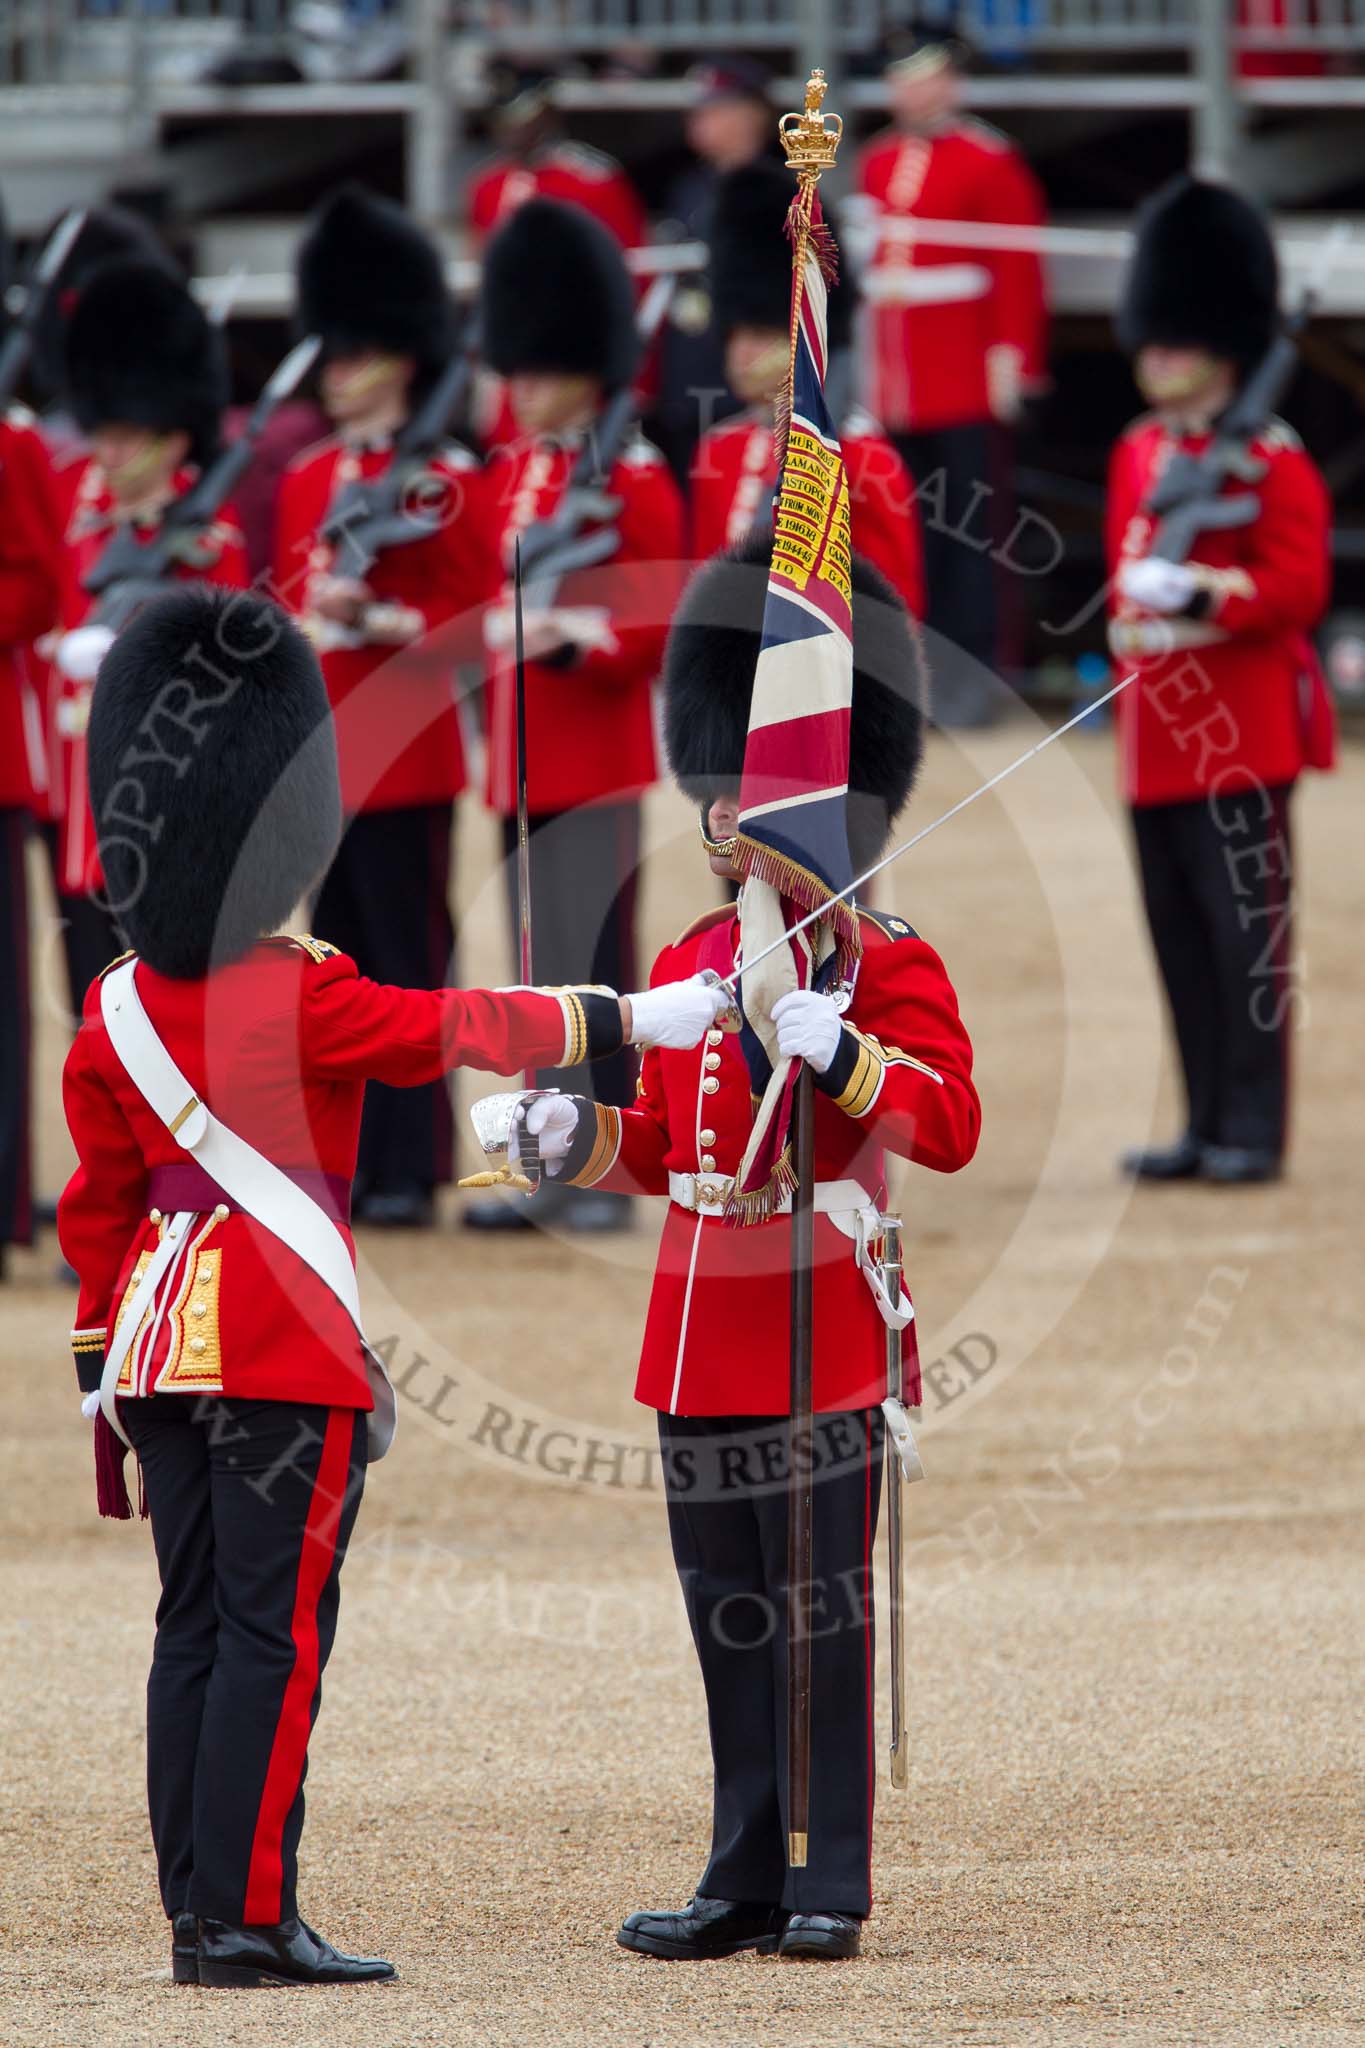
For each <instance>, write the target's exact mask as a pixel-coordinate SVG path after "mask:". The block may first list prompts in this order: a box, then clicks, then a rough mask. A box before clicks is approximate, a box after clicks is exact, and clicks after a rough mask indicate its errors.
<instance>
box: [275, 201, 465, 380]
mask: <svg viewBox="0 0 1365 2048" xmlns="http://www.w3.org/2000/svg"><path fill="white" fill-rule="evenodd" d="M298 287H299V324H300V326H301V328H302V330H303V332H304V333H305V334H320V335H321V336H322V341H323V346H324V348H325V349H326V350H327V351H328V353H329V354H331V355H363V354H364V353H365V352H366V351H367V350H369V349H378V350H381V351H382V352H383V353H384V354H386V355H395V356H412V357H413V358H414V359H415V361H416V363H417V366H418V369H419V370H420V371H423V372H426V373H428V374H429V373H431V372H433V371H435V370H439V369H440V368H441V367H442V366H443V365H444V364H445V363H446V362H447V361H448V360H449V358H450V355H451V352H452V351H453V349H454V347H455V339H456V323H455V309H454V307H453V305H452V304H451V299H450V294H449V292H448V291H447V290H446V283H445V267H444V264H443V263H442V260H441V252H440V250H439V249H438V248H437V246H436V244H435V243H434V242H433V241H432V240H431V238H430V236H428V235H426V234H424V233H423V231H422V230H421V228H419V227H418V226H417V224H416V222H415V221H414V220H412V219H411V218H410V216H409V215H408V214H406V213H405V212H404V211H403V208H402V207H401V206H395V205H394V204H393V202H392V201H391V200H388V199H377V198H376V197H375V196H374V194H373V193H372V192H367V191H365V190H364V188H363V187H362V186H360V185H343V186H341V188H340V189H339V190H338V191H336V192H334V193H333V194H332V196H331V198H330V199H328V200H326V201H325V202H324V203H323V205H322V206H321V207H320V208H319V209H318V211H317V213H316V214H314V216H313V220H312V224H311V226H310V227H309V229H308V232H307V234H306V235H305V236H304V238H303V241H302V242H301V243H300V244H299V253H298Z"/></svg>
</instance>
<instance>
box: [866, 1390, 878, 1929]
mask: <svg viewBox="0 0 1365 2048" xmlns="http://www.w3.org/2000/svg"><path fill="white" fill-rule="evenodd" d="M872 1438H873V1418H872V1415H871V1414H869V1415H868V1417H867V1464H866V1467H865V1469H864V1480H863V1599H864V1601H865V1602H866V1604H867V1629H866V1633H865V1639H864V1652H863V1655H864V1659H865V1665H866V1670H867V1903H868V1908H869V1910H871V1906H872V1815H873V1810H874V1807H875V1805H876V1798H877V1697H876V1695H877V1665H876V1659H875V1657H874V1656H873V1653H872V1626H873V1624H872Z"/></svg>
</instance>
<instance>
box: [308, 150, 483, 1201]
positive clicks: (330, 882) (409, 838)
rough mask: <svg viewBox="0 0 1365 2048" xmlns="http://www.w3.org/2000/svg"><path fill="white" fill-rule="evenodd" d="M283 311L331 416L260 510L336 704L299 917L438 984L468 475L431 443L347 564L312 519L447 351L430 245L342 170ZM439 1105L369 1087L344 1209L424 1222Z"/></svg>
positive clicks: (372, 455) (433, 1096)
mask: <svg viewBox="0 0 1365 2048" xmlns="http://www.w3.org/2000/svg"><path fill="white" fill-rule="evenodd" d="M298 284H299V319H300V323H301V325H302V327H303V329H304V331H305V332H307V333H311V334H317V335H320V336H321V337H322V341H323V347H324V355H323V366H322V373H321V392H322V401H323V404H324V406H325V408H326V410H327V412H328V413H329V414H330V415H331V418H332V420H333V423H334V425H335V428H336V431H335V433H334V434H333V435H332V437H331V438H330V439H328V440H326V441H323V442H321V443H319V444H318V445H317V446H316V447H314V448H311V449H308V450H305V452H304V453H303V454H302V455H300V456H298V457H297V458H296V459H295V461H294V462H293V463H292V464H291V465H290V467H289V469H288V470H287V471H286V473H285V477H284V481H283V484H282V486H281V489H280V494H279V499H278V503H277V510H276V521H277V528H276V561H275V581H276V589H277V592H278V594H279V596H280V597H281V599H282V601H283V602H285V603H286V604H288V605H289V607H290V609H291V610H292V611H294V612H296V613H298V614H299V616H300V617H301V618H302V619H303V620H304V621H305V624H306V628H307V630H308V632H309V633H310V635H311V636H312V637H313V638H314V639H315V640H316V642H317V644H318V647H319V649H320V651H321V654H322V672H323V675H324V676H325V677H326V680H327V691H328V695H329V696H330V698H331V700H332V709H333V711H334V713H335V716H336V720H337V746H338V749H339V752H340V756H341V792H342V802H343V804H344V806H345V810H346V817H347V828H346V834H345V837H344V838H343V840H342V842H341V848H340V851H339V853H338V855H337V858H336V861H335V862H334V864H333V866H332V868H331V870H330V872H329V874H328V876H327V879H326V881H325V882H324V884H323V886H322V891H321V894H320V895H319V897H318V901H317V905H316V907H315V909H314V912H313V922H314V923H315V924H316V926H317V929H318V931H319V933H320V934H321V936H322V937H324V938H327V939H330V940H331V941H332V942H333V943H334V944H336V945H338V946H341V947H342V948H343V949H344V950H345V951H346V952H348V953H352V954H354V955H355V957H356V959H357V960H358V961H359V962H360V964H361V966H362V967H363V968H364V970H365V972H366V973H368V974H374V975H377V976H379V977H380V978H381V979H383V980H385V981H401V982H404V983H408V984H410V985H412V986H413V987H418V988H439V987H440V986H441V984H442V983H443V982H444V981H446V980H447V979H448V977H449V975H450V973H451V968H452V959H453V955H454V948H455V934H454V929H453V927H452V924H451V920H450V910H449V905H448V897H449V891H450V859H451V832H452V820H453V814H454V803H455V798H456V797H457V796H458V795H459V793H460V791H461V790H462V789H463V788H464V786H465V758H464V742H463V740H462V737H461V732H460V719H459V713H458V710H457V708H456V692H455V689H454V687H453V684H454V676H455V669H456V666H457V664H458V662H459V661H460V659H461V658H462V657H463V658H465V659H469V658H471V657H473V658H477V657H478V655H479V652H480V648H479V637H478V611H479V607H480V606H482V605H483V604H484V603H485V602H486V601H487V600H488V599H489V598H490V597H491V596H492V595H493V592H494V588H495V582H496V570H495V567H494V560H493V555H492V552H491V548H490V545H489V539H488V533H487V521H486V516H485V513H484V509H483V491H482V477H481V475H480V472H479V469H478V465H477V464H476V462H475V460H474V458H473V456H472V455H470V454H469V452H468V451H467V450H466V449H464V448H462V447H460V446H458V445H457V444H456V443H455V442H453V441H448V442H445V443H443V444H438V445H437V446H436V447H434V448H433V450H432V453H431V454H430V456H429V458H428V459H427V461H426V462H425V464H424V477H425V478H426V479H428V480H429V481H425V482H424V483H423V485H422V488H421V491H420V493H416V494H415V498H414V502H415V501H416V497H417V496H420V498H421V509H422V511H423V512H424V513H429V512H430V511H431V509H432V504H433V501H434V496H435V494H439V499H440V516H439V519H438V521H437V523H436V530H435V531H434V532H432V533H430V534H427V535H425V536H424V537H422V538H420V539H415V540H412V541H410V542H407V543H405V544H403V545H401V546H395V547H391V548H386V549H384V550H383V551H382V552H381V553H380V554H379V555H378V556H377V557H376V559H375V561H374V563H373V566H372V567H371V568H370V569H369V570H368V571H367V572H366V574H365V575H364V576H363V578H361V577H357V576H355V575H351V574H347V573H345V564H344V562H343V563H340V564H339V563H338V560H337V556H336V550H335V549H334V548H333V547H332V546H330V545H329V544H328V543H327V542H326V541H324V540H322V539H321V538H320V535H319V529H320V527H321V526H322V525H323V523H324V521H325V519H326V517H327V514H328V512H329V510H330V509H331V508H332V507H333V506H335V505H336V504H338V503H339V502H340V501H341V498H342V494H343V493H344V492H346V491H347V490H348V489H350V488H351V487H352V486H353V485H354V484H355V483H356V482H357V481H363V482H370V481H372V480H373V479H375V478H377V477H380V476H382V475H383V474H384V473H385V472H386V470H387V469H388V468H389V466H390V464H391V463H392V462H393V460H394V440H395V437H396V435H397V434H398V433H399V432H400V431H401V429H402V428H403V426H404V424H405V422H406V421H407V419H408V418H409V415H410V414H411V412H412V410H413V408H414V406H416V405H417V404H418V403H420V401H421V399H422V398H423V397H424V396H425V395H426V393H427V391H428V390H429V388H430V386H431V384H432V383H433V382H434V380H435V379H436V377H437V376H438V375H439V374H440V372H441V371H442V370H443V369H444V368H445V366H446V364H447V363H448V362H449V360H450V357H451V354H452V351H453V349H454V347H455V341H456V334H455V315H454V308H453V307H452V305H451V301H450V297H449V294H448V293H447V291H446V286H445V276H444V271H443V268H442V262H441V256H440V252H439V250H438V249H437V248H436V246H435V244H434V243H433V242H431V241H430V240H429V239H428V237H427V236H426V235H425V234H423V233H422V231H421V230H420V229H419V228H418V227H417V226H416V225H415V223H414V222H413V221H411V220H410V219H409V218H408V216H407V215H406V214H405V213H404V212H403V211H402V209H401V208H400V207H397V206H394V205H392V204H391V203H390V202H389V201H387V200H383V199H376V198H374V197H372V196H371V195H370V194H369V193H368V192H365V191H363V190H361V189H360V187H358V186H345V187H343V188H342V190H340V191H339V192H337V193H335V194H334V195H333V196H332V197H331V198H330V199H329V200H328V201H327V202H326V203H325V205H324V206H323V207H322V209H321V211H320V212H319V213H318V215H317V217H316V218H315V220H314V222H313V224H312V226H311V228H310V229H309V231H308V233H307V235H306V236H305V238H304V241H303V244H302V246H301V248H300V250H299V261H298ZM452 1143H453V1140H452V1132H451V1120H450V1104H449V1101H448V1099H447V1097H446V1095H445V1093H444V1091H443V1090H442V1089H440V1088H437V1087H433V1088H430V1089H416V1090H404V1091H400V1090H398V1089H391V1088H372V1089H371V1090H370V1092H369V1096H368V1097H367V1100H366V1104H365V1123H364V1128H363V1132H362V1136H361V1146H360V1169H359V1183H358V1201H357V1214H358V1215H359V1216H360V1217H361V1218H363V1219H364V1221H366V1222H368V1223H377V1224H384V1225H387V1226H389V1227H391V1228H403V1227H412V1226H419V1225H423V1224H426V1223H429V1222H430V1220H431V1214H432V1197H433V1193H434V1191H435V1189H436V1188H437V1187H438V1186H439V1185H440V1184H441V1183H442V1182H444V1181H447V1180H449V1178H450V1174H451V1159H452Z"/></svg>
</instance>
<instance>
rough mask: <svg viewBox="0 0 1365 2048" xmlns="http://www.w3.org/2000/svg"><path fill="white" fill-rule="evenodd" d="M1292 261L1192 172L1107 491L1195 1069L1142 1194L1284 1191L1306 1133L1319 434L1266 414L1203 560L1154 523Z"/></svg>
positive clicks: (1121, 641)
mask: <svg viewBox="0 0 1365 2048" xmlns="http://www.w3.org/2000/svg"><path fill="white" fill-rule="evenodd" d="M1278 290H1279V279H1278V272H1277V266H1276V260H1275V248H1274V244H1273V242H1272V241H1271V238H1270V232H1269V229H1268V227H1267V225H1266V222H1265V221H1264V219H1263V218H1262V217H1261V215H1260V214H1259V213H1258V212H1256V211H1255V209H1254V208H1253V207H1251V206H1250V205H1249V204H1248V203H1247V201H1246V200H1244V199H1243V198H1241V197H1240V195H1239V194H1238V193H1236V192H1233V191H1230V190H1228V189H1226V188H1224V187H1221V186H1217V185H1210V184H1201V183H1198V182H1195V181H1194V180H1191V179H1188V178H1180V179H1177V180H1175V181H1174V182H1173V183H1172V184H1171V185H1169V186H1167V187H1165V188H1163V190H1162V191H1161V192H1159V193H1158V194H1157V195H1156V196H1155V198H1154V199H1152V200H1150V201H1149V202H1148V204H1147V207H1146V208H1145V209H1144V211H1143V212H1142V213H1141V214H1140V215H1139V217H1138V240H1137V249H1136V252H1135V255H1134V258H1133V263H1132V267H1131V269H1130V272H1129V275H1128V280H1127V284H1126V288H1125V292H1124V297H1123V302H1122V306H1121V309H1120V313H1119V323H1118V326H1119V339H1120V341H1121V342H1122V344H1123V346H1124V348H1125V349H1127V350H1128V352H1129V353H1130V354H1131V355H1132V357H1133V359H1134V365H1133V367H1134V373H1135V375H1136V378H1137V382H1138V385H1139V388H1140V389H1141V391H1142V393H1143V396H1144V397H1145V398H1146V399H1147V400H1148V402H1149V404H1150V405H1151V406H1152V408H1153V410H1152V411H1151V412H1149V413H1146V414H1144V416H1143V417H1142V418H1141V419H1139V420H1136V421H1135V422H1134V424H1133V425H1132V426H1131V427H1130V428H1129V429H1128V431H1127V433H1126V434H1125V435H1124V436H1123V438H1122V440H1121V441H1120V442H1119V443H1118V446H1117V447H1116V449H1115V451H1114V456H1113V460H1112V463H1111V466H1110V477H1109V511H1108V551H1109V568H1110V576H1111V592H1112V595H1111V624H1110V641H1111V645H1112V646H1113V649H1114V653H1115V656H1116V659H1117V660H1118V661H1119V662H1120V663H1121V664H1122V666H1123V667H1124V668H1125V669H1128V668H1136V669H1137V671H1138V673H1139V676H1140V681H1139V682H1138V683H1137V684H1135V685H1134V687H1133V688H1132V689H1131V690H1128V691H1126V692H1125V693H1124V695H1123V696H1122V697H1121V698H1120V699H1119V700H1118V715H1119V742H1120V761H1121V766H1122V776H1123V793H1124V796H1125V797H1126V799H1127V801H1128V803H1129V804H1130V805H1131V806H1132V812H1133V828H1134V832H1135V835H1136V839H1137V851H1138V861H1139V864H1140V867H1141V870H1142V888H1143V896H1144V900H1145V902H1146V907H1147V919H1148V923H1149V925H1150V927H1151V933H1152V943H1153V946H1154V948H1155V950H1156V957H1157V964H1158V966H1159V967H1160V970H1161V978H1162V981H1163V983H1164V984H1165V989H1166V996H1167V1000H1168V1002H1169V1004H1170V1010H1171V1020H1172V1023H1173V1025H1174V1027H1175V1037H1176V1044H1177V1046H1178V1048H1179V1053H1180V1063H1181V1067H1182V1070H1183V1074H1184V1082H1185V1094H1186V1100H1187V1119H1186V1127H1185V1131H1184V1133H1183V1135H1182V1136H1181V1137H1180V1138H1179V1139H1178V1140H1177V1141H1176V1143H1175V1144H1174V1145H1171V1146H1165V1147H1158V1148H1155V1149H1146V1150H1142V1151H1137V1152H1133V1153H1130V1154H1128V1155H1127V1156H1126V1158H1125V1160H1124V1162H1123V1163H1124V1167H1125V1169H1126V1171H1128V1172H1129V1173H1132V1174H1135V1175H1136V1176H1137V1177H1138V1178H1139V1179H1144V1180H1179V1179H1189V1178H1191V1177H1194V1176H1198V1177H1199V1178H1201V1179H1203V1180H1208V1181H1220V1182H1237V1181H1256V1180H1269V1179H1273V1178H1274V1177H1275V1176H1276V1175H1277V1174H1278V1173H1279V1171H1280V1167H1281V1162H1282V1159H1283V1155H1284V1149H1285V1142H1286V1137H1287V1119H1288V1083H1289V1067H1290V1057H1289V1056H1290V1041H1291V1032H1292V1028H1293V1023H1294V1012H1295V1002H1296V993H1297V992H1296V988H1295V983H1294V964H1293V957H1292V939H1291V916H1292V902H1293V865H1292V858H1291V840H1290V797H1291V794H1292V792H1293V787H1294V783H1295V781H1296V779H1297V777H1298V776H1299V774H1300V772H1301V770H1302V769H1303V768H1304V767H1306V766H1315V767H1325V766H1329V765H1330V763H1331V758H1332V725H1331V711H1330V705H1329V703H1328V699H1327V694H1326V688H1325V684H1324V682H1323V679H1322V675H1321V671H1320V669H1319V667H1318V662H1317V656H1316V654H1315V652H1314V650H1313V648H1312V645H1311V643H1310V641H1309V638H1308V636H1309V634H1310V633H1311V632H1312V630H1313V628H1314V627H1315V626H1316V625H1317V623H1318V621H1319V620H1320V619H1321V617H1322V614H1323V612H1324V610H1325V608H1326V605H1327V600H1328V596H1329V592H1330V584H1331V564H1330V558H1329V542H1330V526H1331V506H1330V501H1329V498H1328V494H1327V488H1326V485H1325V483H1324V481H1323V479H1322V476H1321V475H1320V473H1319V471H1318V469H1317V467H1316V465H1315V464H1314V463H1313V461H1312V459H1311V458H1310V457H1309V456H1308V455H1307V454H1306V453H1305V451H1304V449H1303V446H1302V444H1301V443H1300V441H1299V438H1298V436H1297V435H1296V434H1295V433H1294V431H1293V430H1292V428H1290V427H1287V426H1286V425H1285V424H1284V422H1283V421H1282V420H1279V419H1276V418H1274V417H1268V418H1265V419H1263V420H1262V421H1261V422H1259V423H1258V425H1257V427H1256V428H1255V429H1254V430H1253V431H1252V433H1251V434H1250V435H1249V436H1248V439H1247V445H1246V450H1245V458H1244V460H1243V461H1242V462H1241V463H1240V464H1239V465H1238V470H1237V474H1236V475H1235V476H1232V477H1229V478H1227V479H1225V481H1224V486H1223V488H1222V489H1221V490H1217V489H1216V493H1215V494H1216V495H1219V496H1225V497H1229V498H1230V497H1234V496H1243V495H1246V494H1251V497H1252V516H1251V517H1250V518H1248V519H1247V520H1246V521H1245V522H1244V523H1241V524H1237V525H1232V526H1228V525H1224V526H1222V527H1220V528H1215V527H1213V526H1210V527H1209V528H1208V529H1206V530H1204V531H1202V532H1201V533H1200V534H1199V536H1198V539H1197V542H1196V545H1195V546H1194V548H1193V549H1192V550H1191V551H1190V553H1189V556H1188V559H1186V560H1180V561H1171V560H1166V559H1164V558H1163V557H1162V555H1161V554H1160V553H1153V552H1151V550H1152V544H1153V541H1154V539H1155V538H1156V536H1157V533H1158V530H1159V523H1160V522H1159V519H1158V517H1157V516H1156V515H1154V514H1153V513H1152V512H1150V511H1149V510H1148V499H1149V496H1150V493H1151V491H1152V488H1153V486H1154V484H1155V483H1156V481H1157V479H1158V478H1159V477H1160V476H1161V475H1162V473H1163V471H1164V470H1165V469H1166V467H1167V465H1168V464H1169V462H1170V461H1171V459H1172V457H1173V456H1174V455H1176V454H1177V453H1178V452H1181V451H1184V452H1186V453H1189V454H1193V455H1198V454H1200V453H1202V452H1203V451H1204V450H1205V449H1207V448H1208V446H1209V444H1210V441H1211V439H1212V437H1213V434H1214V432H1215V430H1216V429H1217V427H1218V423H1219V419H1220V415H1222V414H1223V413H1224V411H1225V409H1226V407H1227V406H1228V405H1229V403H1230V401H1231V400H1232V399H1233V398H1234V396H1235V395H1236V394H1237V393H1238V392H1239V390H1240V389H1241V387H1242V385H1243V384H1244V382H1245V380H1246V379H1247V378H1248V377H1249V376H1250V374H1251V373H1252V372H1253V371H1254V369H1255V368H1256V366H1257V364H1258V362H1259V361H1260V360H1261V358H1262V357H1264V355H1265V353H1266V351H1267V350H1268V349H1269V347H1270V345H1271V342H1272V341H1273V340H1274V338H1275V335H1276V333H1277V330H1278V327H1279V309H1278Z"/></svg>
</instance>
